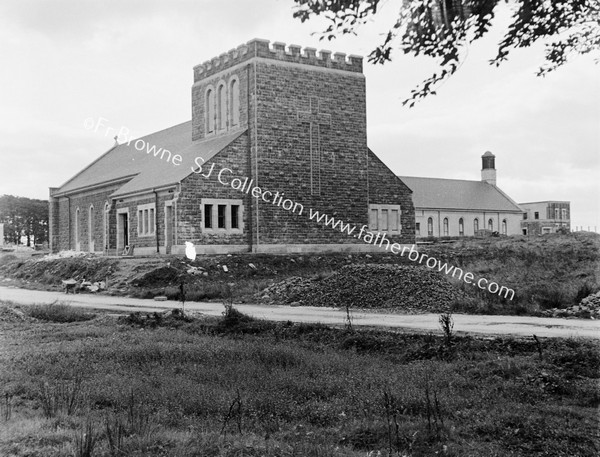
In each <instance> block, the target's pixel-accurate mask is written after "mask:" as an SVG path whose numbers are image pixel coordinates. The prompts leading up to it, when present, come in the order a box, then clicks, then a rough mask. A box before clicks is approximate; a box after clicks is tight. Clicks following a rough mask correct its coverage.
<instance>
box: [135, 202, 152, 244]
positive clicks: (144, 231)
mask: <svg viewBox="0 0 600 457" xmlns="http://www.w3.org/2000/svg"><path fill="white" fill-rule="evenodd" d="M137 215H138V216H137V223H138V224H137V225H138V228H137V232H138V236H154V235H156V222H155V206H154V203H148V204H146V205H139V206H138V211H137Z"/></svg>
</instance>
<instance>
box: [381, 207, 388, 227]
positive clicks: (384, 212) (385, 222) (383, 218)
mask: <svg viewBox="0 0 600 457" xmlns="http://www.w3.org/2000/svg"><path fill="white" fill-rule="evenodd" d="M380 227H381V230H385V231H387V229H388V210H387V209H382V210H381V224H380Z"/></svg>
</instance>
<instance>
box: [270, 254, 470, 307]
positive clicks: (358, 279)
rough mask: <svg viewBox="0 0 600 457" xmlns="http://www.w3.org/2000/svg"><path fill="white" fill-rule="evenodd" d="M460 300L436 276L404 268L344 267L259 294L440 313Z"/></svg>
mask: <svg viewBox="0 0 600 457" xmlns="http://www.w3.org/2000/svg"><path fill="white" fill-rule="evenodd" d="M460 298H463V296H462V293H461V292H460V291H458V290H457V289H455V288H454V287H453V286H452V285H451V284H450V283H449V282H448V280H447V279H446V278H445V277H444V276H442V275H441V274H439V273H436V272H433V271H430V270H426V269H424V268H418V267H414V266H404V265H375V264H368V265H347V266H344V267H342V268H341V269H340V270H338V271H337V272H335V273H333V274H332V275H331V276H329V277H327V278H324V279H319V278H313V279H306V278H300V277H293V278H289V279H286V280H284V281H281V282H279V283H277V284H274V285H273V286H270V287H268V288H267V289H265V290H263V291H262V292H261V297H260V299H261V300H262V301H263V302H267V303H273V304H288V305H298V306H300V305H302V306H332V307H345V306H346V305H348V306H350V307H351V308H399V309H403V310H405V311H409V312H443V311H446V310H448V309H449V308H450V307H451V306H452V304H453V303H454V302H455V301H456V300H458V299H460Z"/></svg>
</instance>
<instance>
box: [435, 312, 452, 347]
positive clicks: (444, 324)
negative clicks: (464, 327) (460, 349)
mask: <svg viewBox="0 0 600 457" xmlns="http://www.w3.org/2000/svg"><path fill="white" fill-rule="evenodd" d="M439 321H440V327H441V328H442V332H444V342H445V344H446V346H447V347H448V348H450V347H451V346H452V338H453V337H454V333H453V331H454V319H452V313H450V312H447V313H443V314H440V318H439Z"/></svg>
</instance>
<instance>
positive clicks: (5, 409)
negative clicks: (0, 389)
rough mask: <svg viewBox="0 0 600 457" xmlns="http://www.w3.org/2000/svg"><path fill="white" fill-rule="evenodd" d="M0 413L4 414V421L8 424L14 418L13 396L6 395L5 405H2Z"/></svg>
mask: <svg viewBox="0 0 600 457" xmlns="http://www.w3.org/2000/svg"><path fill="white" fill-rule="evenodd" d="M0 412H1V414H2V419H4V420H5V421H6V422H8V421H9V420H10V418H11V417H12V395H10V394H9V393H8V392H7V393H5V394H4V401H3V405H0Z"/></svg>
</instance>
